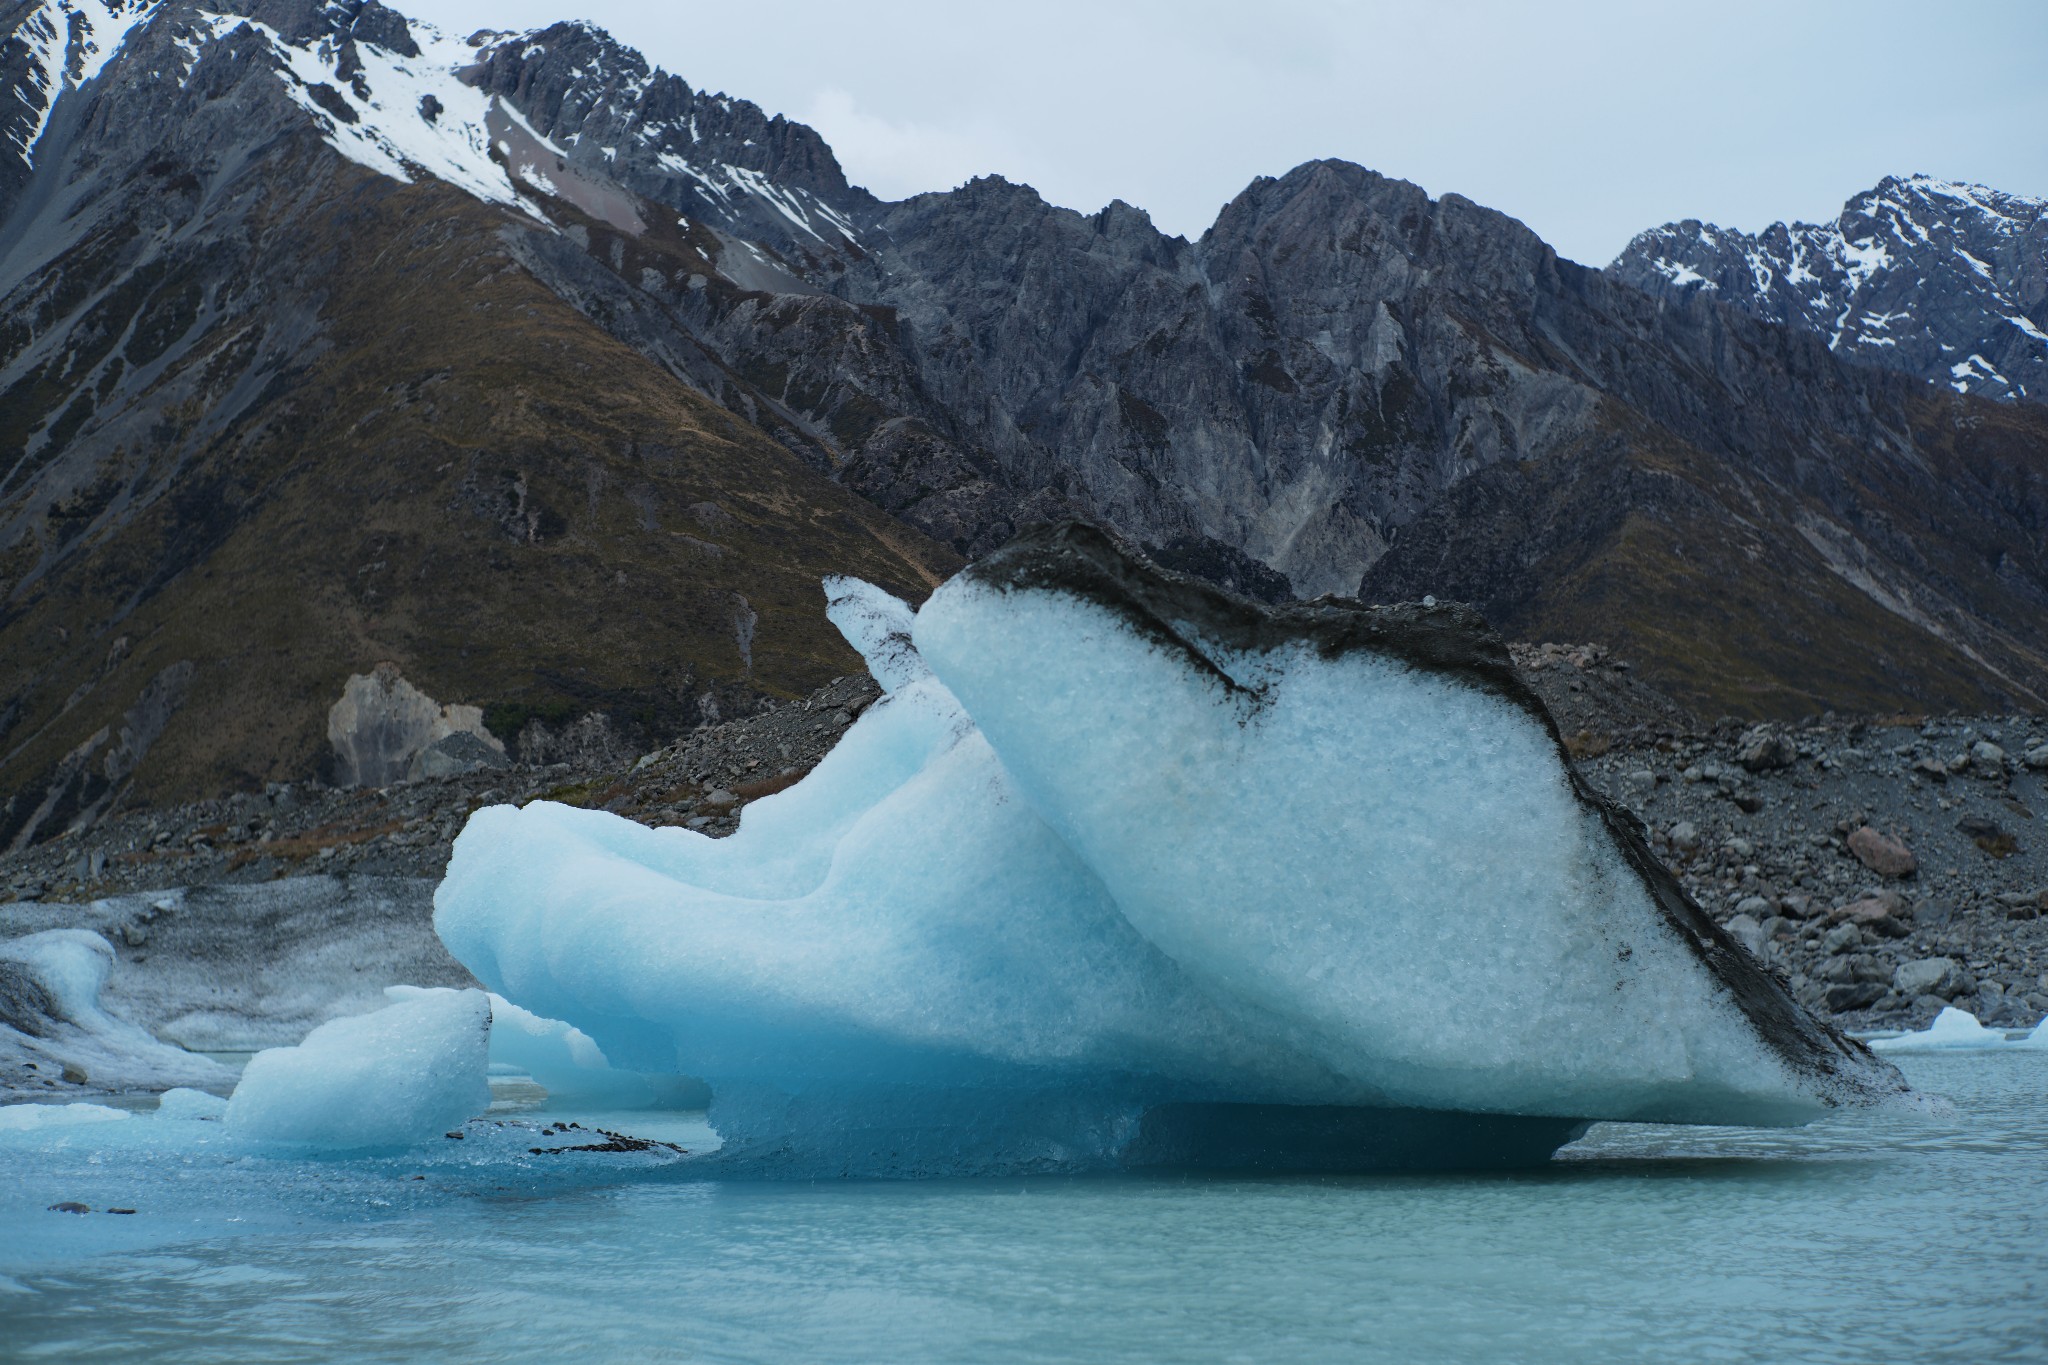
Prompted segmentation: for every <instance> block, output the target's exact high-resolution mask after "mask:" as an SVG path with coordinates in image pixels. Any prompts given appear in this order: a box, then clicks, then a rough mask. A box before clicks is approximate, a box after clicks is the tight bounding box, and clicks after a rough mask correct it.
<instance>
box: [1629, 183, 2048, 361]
mask: <svg viewBox="0 0 2048 1365" xmlns="http://www.w3.org/2000/svg"><path fill="white" fill-rule="evenodd" d="M1608 273H1609V274H1611V275H1613V276H1614V277H1615V278H1617V279H1620V280H1625V281H1627V282H1628V283H1630V284H1632V285H1635V286H1636V287H1637V288H1639V289H1643V290H1645V291H1647V292H1649V293H1651V294H1654V295H1657V296H1658V297H1660V298H1682V297H1686V296H1688V295H1690V294H1694V293H1707V294H1711V295H1712V296H1713V297H1715V298H1716V299H1719V300H1720V301H1721V302H1723V303H1727V304H1729V305H1731V306H1733V307H1736V308H1740V309H1741V310H1742V311H1744V312H1746V313H1749V314H1751V315H1752V316H1754V317H1759V318H1762V319H1764V320H1765V321H1767V322H1777V323H1783V324H1785V325H1787V326H1791V327H1797V328H1800V329H1803V330H1805V331H1808V332H1812V333H1815V334H1816V335H1818V336H1821V337H1824V338H1826V340H1827V344H1828V349H1829V350H1831V351H1833V352H1834V353H1835V354H1836V355H1839V356H1841V357H1843V358H1844V359H1847V360H1851V361H1854V362H1856V363H1858V364H1864V365H1876V366H1882V367H1883V368H1885V369H1890V370H1898V371H1901V372H1903V373H1905V374H1910V375H1914V376H1917V377H1918V378H1921V379H1925V380H1928V381H1930V382H1932V383H1937V384H1941V385H1944V386H1946V387H1949V388H1953V389H1954V390H1955V391H1956V392H1957V393H1975V394H1982V395H1984V396H1985V397H1988V398H2004V399H2019V398H2031V399H2034V400H2035V401H2048V201H2044V200H2040V199H2029V198H2025V197H2024V196H2021V195H2016V194H2001V193H2000V192H1998V191H1997V190H1993V189H1988V188H1986V187H1985V186H1982V185H1959V184H1954V183H1951V182H1949V181H1944V180H1936V179H1933V178H1931V177H1928V176H1924V175H1916V176H1906V177H1892V178H1888V179H1886V180H1884V181H1882V182H1881V183H1880V184H1879V185H1878V186H1877V187H1876V188H1875V189H1873V190H1870V191H1869V192H1868V193H1865V194H1860V195H1858V196H1856V197H1855V198H1854V199H1851V200H1850V201H1849V202H1848V203H1847V204H1846V205H1844V206H1843V208H1842V213H1841V216H1840V217H1839V218H1837V219H1836V220H1835V221H1833V222H1831V223H1774V224H1772V225H1771V226H1770V227H1768V228H1765V229H1764V230H1763V231H1762V232H1760V233H1757V234H1756V235H1754V236H1751V235H1750V234H1748V233H1743V232H1733V231H1730V230H1729V229H1727V228H1721V227H1714V226H1712V225H1710V224H1706V223H1701V222H1699V221H1697V220H1694V219H1687V220H1686V221H1685V222H1682V223H1670V224H1666V225H1665V226H1663V227H1660V228H1654V229H1652V230H1651V231H1649V232H1645V233H1643V234H1642V235H1640V236H1638V237H1637V238H1636V239H1635V240H1634V241H1632V242H1630V243H1629V244H1628V246H1627V248H1626V249H1625V250H1623V252H1622V253H1621V255H1620V256H1619V257H1617V258H1616V259H1615V261H1614V264H1613V265H1611V266H1609V267H1608Z"/></svg>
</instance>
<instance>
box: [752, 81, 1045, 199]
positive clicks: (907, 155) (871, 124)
mask: <svg viewBox="0 0 2048 1365" xmlns="http://www.w3.org/2000/svg"><path fill="white" fill-rule="evenodd" d="M792 117H795V118H796V119H798V120H799V121H801V122H804V123H808V124H810V125H811V127H813V128H816V129H817V130H818V131H819V133H821V134H823V135H824V138H825V141H826V142H828V143H830V144H831V146H832V150H833V152H835V153H836V154H837V155H838V157H839V164H840V165H841V166H842V167H844V168H845V170H846V178H847V179H848V180H851V181H852V182H853V183H854V184H856V185H863V186H865V187H867V188H868V189H869V190H872V191H873V192H874V193H875V194H877V195H879V196H881V197H882V198H884V199H907V198H909V197H910V196H911V195H913V194H922V193H924V192H925V191H927V190H946V189H952V188H953V187H954V186H956V185H960V184H963V183H964V182H966V181H969V180H972V179H973V178H974V177H975V176H977V175H985V174H988V173H989V172H991V171H996V170H999V169H1000V168H1001V166H1002V164H1003V163H1005V162H1013V161H1014V160H1015V158H1014V157H1012V156H1010V155H1009V154H1008V151H1007V149H1005V148H1004V147H1003V146H1002V142H1003V139H1002V137H1001V135H1000V134H997V133H995V132H993V131H992V130H989V129H986V128H977V127H972V126H965V125H963V126H958V127H940V126H937V125H934V124H927V123H911V122H900V121H897V120H894V119H888V118H883V117H882V116H881V115H879V114H875V113H872V112H870V111H869V110H866V109H863V108H861V107H860V104H859V102H858V101H856V100H855V98H854V97H853V96H852V95H851V94H849V93H848V92H847V91H845V90H842V89H839V88H837V87H834V86H828V87H826V88H825V89H823V90H820V91H818V92H817V93H816V94H815V95H813V96H812V97H811V100H810V102H809V104H807V105H806V106H805V107H804V108H803V109H802V110H801V111H799V112H797V113H795V114H794V115H792Z"/></svg>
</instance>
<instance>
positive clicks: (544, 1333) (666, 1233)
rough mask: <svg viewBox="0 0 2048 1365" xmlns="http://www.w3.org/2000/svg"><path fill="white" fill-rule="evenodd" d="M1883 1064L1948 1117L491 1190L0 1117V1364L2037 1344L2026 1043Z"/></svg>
mask: <svg viewBox="0 0 2048 1365" xmlns="http://www.w3.org/2000/svg"><path fill="white" fill-rule="evenodd" d="M1896 1060H1897V1061H1898V1062H1899V1063H1900V1065H1901V1067H1902V1069H1904V1070H1905V1071H1906V1073H1907V1075H1908V1076H1909V1077H1910V1079H1911V1080H1912V1081H1913V1082H1914V1084H1915V1085H1916V1086H1918V1087H1919V1088H1921V1089H1922V1090H1924V1091H1926V1092H1930V1093H1933V1094H1937V1095H1941V1096H1944V1097H1946V1098H1947V1099H1948V1100H1949V1101H1950V1102H1951V1104H1952V1106H1953V1108H1952V1110H1951V1111H1949V1112H1945V1113H1932V1114H1919V1115H1893V1116H1886V1117H1883V1118H1880V1119H1873V1118H1870V1117H1869V1116H1861V1117H1851V1118H1845V1119H1841V1120H1833V1121H1829V1122H1827V1123H1824V1124H1820V1125H1816V1126H1814V1127H1811V1128H1807V1129H1802V1130H1793V1131H1759V1130H1745V1129H1691V1128H1645V1127H1623V1126H1616V1125H1603V1126H1601V1127H1597V1128H1595V1129H1594V1130H1593V1131H1592V1132H1591V1133H1590V1134H1588V1136H1587V1137H1586V1138H1585V1139H1584V1140H1582V1141H1581V1142H1579V1143H1576V1144H1574V1145H1573V1146H1571V1147H1569V1148H1567V1149H1565V1151H1564V1152H1562V1153H1560V1154H1559V1156H1558V1158H1557V1159H1556V1160H1554V1161H1553V1162H1552V1163H1550V1164H1549V1165H1548V1166H1546V1167H1544V1168H1541V1169H1539V1170H1535V1171H1530V1172H1524V1173H1517V1174H1508V1175H1475V1176H1460V1175H1440V1176H1409V1175H1404V1176H1386V1177H1370V1176H1364V1177H1345V1178H1328V1177H1316V1178H1300V1179H1283V1178H1252V1179H1243V1178H1224V1177H1214V1176H1210V1177H1198V1178H1197V1177H1190V1178H1179V1177H1148V1178H1133V1177H1117V1178H1087V1179H1080V1178H1076V1179H1056V1178H1039V1179H1013V1180H982V1181H940V1182H932V1183H918V1184H911V1183H902V1184H888V1183H819V1184H776V1183H752V1182H730V1181H728V1182H713V1181H706V1180H703V1179H701V1178H689V1179H679V1178H677V1177H676V1174H675V1171H674V1169H673V1168H660V1169H656V1168H651V1167H650V1168H646V1169H644V1170H641V1171H640V1172H639V1174H637V1175H635V1174H618V1173H614V1174H613V1175H612V1176H609V1177H603V1178H597V1177H592V1178H569V1177H549V1178H536V1179H533V1180H520V1179H516V1178H508V1177H507V1176H506V1175H505V1174H504V1172H503V1171H502V1170H501V1169H498V1170H494V1168H493V1161H492V1160H489V1159H486V1158H487V1157H488V1156H489V1154H488V1153H486V1152H484V1151H482V1150H479V1149H478V1144H474V1143H472V1144H464V1143H457V1142H449V1143H446V1144H445V1146H446V1147H447V1148H449V1149H464V1148H465V1146H467V1148H468V1151H467V1153H466V1154H458V1155H456V1156H450V1155H447V1154H445V1153H441V1152H436V1153H434V1154H432V1158H431V1162H428V1161H426V1160H415V1161H407V1160H399V1159H386V1160H382V1161H376V1162H346V1161H327V1162H320V1163H306V1162H285V1161H275V1160H266V1159H258V1158H251V1157H247V1156H234V1155H231V1154H227V1153H209V1152H208V1151H206V1150H201V1151H199V1152H197V1153H194V1152H192V1151H190V1150H178V1149H174V1148H169V1147H163V1148H159V1147H152V1146H150V1145H149V1144H148V1143H146V1142H145V1143H143V1144H142V1145H140V1146H136V1145H134V1143H133V1142H132V1141H131V1142H130V1144H129V1145H126V1146H122V1145H116V1146H114V1147H111V1148H109V1147H106V1146H105V1139H106V1137H107V1135H106V1134H103V1133H95V1132H94V1130H93V1129H92V1128H78V1129H70V1130H46V1131H44V1132H42V1133H39V1134H34V1135H23V1134H13V1135H0V1359H5V1360H8V1361H30V1360H61V1361H93V1360H122V1361H127V1360H136V1359H148V1360H152V1361H163V1360H170V1361H181V1360H189V1361H206V1362H222V1361H266V1362H278V1361H302V1360H303V1361H319V1360H408V1361H410V1360H485V1359H488V1360H547V1361H561V1360H578V1361H581V1360H621V1361H626V1360H633V1361H642V1360H645V1361H710V1362H723V1361H733V1362H738V1361H775V1362H783V1361H805V1362H820V1361H859V1362H875V1361H926V1360H930V1361H976V1362H985V1361H994V1362H1001V1361H1054V1360H1076V1361H1090V1362H1096V1361H1258V1362H1264V1361H1345V1362H1357V1361H1400V1362H1415V1361H1532V1362H1539V1361H1540V1362H1547V1361H1571V1362H1575V1365H1585V1363H1587V1362H1605V1361H1617V1362H1619V1361H1628V1362H1638V1361H1660V1362H1663V1361H1730V1362H1737V1361H1741V1362H1748V1361H1822V1362H1834V1361H1840V1362H1867V1361H1879V1360H1883V1361H1919V1362H1925V1361H1968V1362H1984V1361H2038V1360H2048V1053H2038V1052H2036V1053H2025V1052H1991V1053H1976V1054H1962V1055H1952V1056H1905V1057H1900V1058H1897V1059H1896ZM526 1117H529V1118H530V1117H532V1116H531V1115H527V1116H526ZM634 1123H638V1124H639V1125H640V1127H641V1129H642V1130H644V1131H643V1135H645V1136H650V1137H658V1138H664V1139H668V1140H674V1141H682V1142H685V1143H687V1142H688V1141H690V1140H692V1134H693V1133H694V1134H696V1135H698V1136H702V1135H703V1131H704V1130H703V1129H702V1127H701V1121H700V1120H696V1119H693V1118H692V1117H691V1116H688V1115H660V1116H644V1115H643V1116H640V1117H638V1118H637V1119H635V1118H633V1117H630V1116H618V1117H614V1118H613V1119H611V1120H608V1121H607V1123H606V1126H608V1127H609V1126H615V1125H616V1126H619V1127H624V1128H628V1129H629V1130H630V1126H631V1125H632V1124H634ZM103 1126H104V1127H106V1128H110V1129H111V1128H121V1129H124V1130H128V1132H127V1134H126V1136H127V1137H128V1138H129V1139H134V1138H135V1135H137V1134H142V1133H144V1132H145V1129H144V1126H143V1123H142V1122H141V1121H138V1120H131V1121H129V1122H127V1123H119V1124H108V1125H103ZM464 1161H466V1162H469V1163H471V1164H469V1165H462V1164H460V1163H461V1162H464ZM423 1171H424V1172H425V1176H424V1178H415V1177H416V1176H420V1175H421V1173H422V1172H423ZM63 1199H76V1200H80V1201H82V1202H87V1203H91V1204H94V1205H95V1207H96V1208H97V1207H98V1206H99V1205H103V1204H111V1203H114V1202H116V1201H123V1202H125V1203H129V1204H132V1205H133V1207H135V1208H136V1210H137V1212H136V1213H135V1214H133V1215H126V1216H113V1215H108V1214H106V1213H104V1212H98V1211H96V1212H94V1213H93V1214H90V1215H83V1216H81V1215H70V1214H61V1213H52V1212H48V1211H47V1208H46V1206H47V1205H48V1204H50V1203H53V1202H57V1201H59V1200H63Z"/></svg>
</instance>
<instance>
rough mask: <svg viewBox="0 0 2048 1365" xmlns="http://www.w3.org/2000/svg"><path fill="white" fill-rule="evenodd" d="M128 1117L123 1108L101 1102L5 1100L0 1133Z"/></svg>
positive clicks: (0, 1117) (119, 1119) (1, 1111)
mask: <svg viewBox="0 0 2048 1365" xmlns="http://www.w3.org/2000/svg"><path fill="white" fill-rule="evenodd" d="M129 1117H131V1116H130V1115H129V1113H128V1111H127V1110H125V1109H111V1108H109V1107H107V1106H106V1105H104V1104H85V1103H82V1102H81V1103H73V1104H7V1105H0V1133H36V1132H41V1131H43V1130H44V1129H46V1128H72V1127H76V1126H78V1125H80V1124H86V1123H118V1122H120V1121H121V1120H123V1119H126V1118H129Z"/></svg>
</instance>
